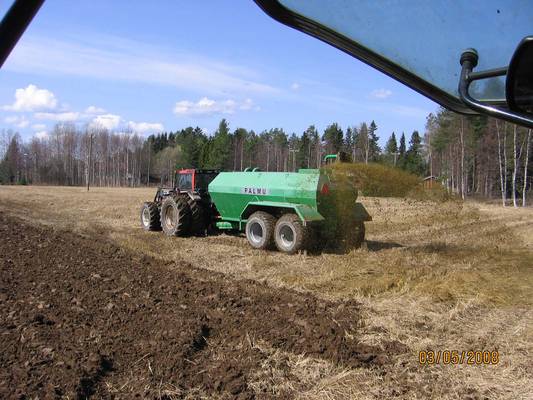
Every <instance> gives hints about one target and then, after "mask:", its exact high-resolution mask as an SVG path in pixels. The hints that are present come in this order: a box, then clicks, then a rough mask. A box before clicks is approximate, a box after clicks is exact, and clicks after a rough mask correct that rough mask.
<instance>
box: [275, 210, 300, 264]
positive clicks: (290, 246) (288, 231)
mask: <svg viewBox="0 0 533 400" xmlns="http://www.w3.org/2000/svg"><path fill="white" fill-rule="evenodd" d="M308 233H309V232H308V229H307V227H306V226H303V224H302V221H301V220H300V217H298V216H297V215H296V214H284V215H283V216H282V217H281V218H280V219H278V222H276V227H275V228H274V240H275V242H276V247H277V248H278V250H279V251H282V252H284V253H287V254H294V253H296V252H298V251H300V250H303V249H305V247H306V245H307V241H308Z"/></svg>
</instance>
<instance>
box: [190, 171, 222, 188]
mask: <svg viewBox="0 0 533 400" xmlns="http://www.w3.org/2000/svg"><path fill="white" fill-rule="evenodd" d="M216 176H217V174H214V173H212V174H196V182H195V183H196V188H197V189H199V190H207V186H208V185H209V184H210V183H211V181H212V180H213V179H215V177H216Z"/></svg>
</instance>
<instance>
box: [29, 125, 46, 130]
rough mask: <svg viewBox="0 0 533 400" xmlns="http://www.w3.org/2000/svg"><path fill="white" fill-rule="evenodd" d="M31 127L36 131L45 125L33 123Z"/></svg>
mask: <svg viewBox="0 0 533 400" xmlns="http://www.w3.org/2000/svg"><path fill="white" fill-rule="evenodd" d="M31 127H32V129H35V130H36V131H42V130H44V129H46V125H45V124H33V125H32V126H31Z"/></svg>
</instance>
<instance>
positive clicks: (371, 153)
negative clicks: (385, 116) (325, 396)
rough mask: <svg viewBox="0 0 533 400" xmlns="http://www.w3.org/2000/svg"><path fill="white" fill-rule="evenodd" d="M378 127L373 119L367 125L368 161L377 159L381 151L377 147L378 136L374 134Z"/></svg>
mask: <svg viewBox="0 0 533 400" xmlns="http://www.w3.org/2000/svg"><path fill="white" fill-rule="evenodd" d="M377 130H378V127H377V125H376V123H375V122H374V121H372V122H371V123H370V126H369V127H368V161H374V162H375V161H378V160H379V155H380V153H381V148H380V147H379V138H378V136H377V135H376V131H377Z"/></svg>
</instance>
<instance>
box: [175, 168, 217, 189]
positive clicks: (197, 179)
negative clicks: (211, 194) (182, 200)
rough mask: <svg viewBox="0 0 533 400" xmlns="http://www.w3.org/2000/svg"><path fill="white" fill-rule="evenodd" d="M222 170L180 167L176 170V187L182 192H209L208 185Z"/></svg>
mask: <svg viewBox="0 0 533 400" xmlns="http://www.w3.org/2000/svg"><path fill="white" fill-rule="evenodd" d="M219 172H220V171H218V170H214V169H180V170H177V171H176V177H175V187H176V189H178V190H179V191H180V192H195V193H198V194H200V195H202V194H207V186H208V185H209V184H210V183H211V181H212V180H213V179H215V177H216V176H217V175H218V173H219Z"/></svg>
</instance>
